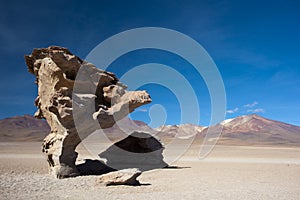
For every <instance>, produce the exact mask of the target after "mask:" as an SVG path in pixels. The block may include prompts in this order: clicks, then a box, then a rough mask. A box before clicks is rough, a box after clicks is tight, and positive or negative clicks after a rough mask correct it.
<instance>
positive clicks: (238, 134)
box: [217, 114, 300, 145]
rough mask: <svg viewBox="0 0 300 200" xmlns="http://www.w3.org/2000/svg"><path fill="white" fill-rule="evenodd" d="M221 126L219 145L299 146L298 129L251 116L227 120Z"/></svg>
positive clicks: (299, 133)
mask: <svg viewBox="0 0 300 200" xmlns="http://www.w3.org/2000/svg"><path fill="white" fill-rule="evenodd" d="M217 126H222V128H223V129H222V138H221V140H220V141H219V142H221V143H238V144H239V143H240V144H242V143H247V144H291V145H300V127H299V126H294V125H291V124H287V123H283V122H279V121H275V120H271V119H267V118H264V117H262V116H259V115H256V114H252V115H245V116H239V117H237V118H234V119H228V120H225V121H223V122H221V123H220V124H218V125H217Z"/></svg>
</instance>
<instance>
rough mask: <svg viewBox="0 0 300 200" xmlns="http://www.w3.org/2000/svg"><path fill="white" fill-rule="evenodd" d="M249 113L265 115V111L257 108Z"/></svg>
mask: <svg viewBox="0 0 300 200" xmlns="http://www.w3.org/2000/svg"><path fill="white" fill-rule="evenodd" d="M247 112H248V113H264V112H265V109H263V108H256V109H249V110H247Z"/></svg>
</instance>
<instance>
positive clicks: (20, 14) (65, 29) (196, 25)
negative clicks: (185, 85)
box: [0, 0, 300, 125]
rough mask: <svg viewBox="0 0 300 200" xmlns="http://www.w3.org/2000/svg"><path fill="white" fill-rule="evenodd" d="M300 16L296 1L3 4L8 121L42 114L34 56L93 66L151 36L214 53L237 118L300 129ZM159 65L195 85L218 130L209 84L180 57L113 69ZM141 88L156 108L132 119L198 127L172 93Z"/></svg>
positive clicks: (135, 58)
mask: <svg viewBox="0 0 300 200" xmlns="http://www.w3.org/2000/svg"><path fill="white" fill-rule="evenodd" d="M299 10H300V3H299V2H298V1H287V0H286V1H280V0H278V1H47V2H42V1H26V2H25V1H14V0H11V1H7V2H4V1H1V6H0V11H1V17H0V44H1V45H0V57H1V59H0V66H1V74H0V76H1V78H0V80H1V85H0V93H1V96H0V110H1V112H0V118H6V117H10V116H15V115H23V114H33V113H34V112H35V110H36V108H35V107H34V105H33V102H34V99H35V97H36V92H37V88H36V85H34V84H33V82H34V76H33V75H31V74H29V73H28V72H27V68H26V65H25V62H24V55H25V54H29V53H30V52H31V51H32V49H33V48H36V47H48V46H50V45H59V46H64V47H67V48H69V49H70V50H71V51H72V52H73V53H74V54H76V55H78V56H80V57H81V58H85V57H86V56H87V55H88V53H89V52H90V51H91V50H92V49H93V48H94V47H95V46H96V45H98V44H99V43H100V42H102V41H103V40H105V39H107V38H108V37H110V36H112V35H115V34H117V33H119V32H122V31H125V30H128V29H132V28H138V27H149V26H151V27H164V28H169V29H174V30H176V31H179V32H182V33H184V34H186V35H188V36H190V37H191V38H193V39H195V40H196V41H197V42H199V43H200V44H201V45H202V46H203V47H204V48H205V49H206V51H207V52H208V53H209V54H210V56H211V57H212V58H213V60H214V62H215V63H216V65H217V66H218V69H219V71H220V73H221V75H222V78H223V81H224V85H225V89H226V96H227V116H226V117H227V118H232V117H236V116H239V115H246V114H252V113H257V114H260V115H262V116H265V117H268V118H271V119H275V120H280V121H283V122H287V123H292V124H296V125H300V117H299V116H300V87H299V86H300V79H299V77H300V61H299V55H300V38H299V35H300V22H299V19H300V12H299ZM151 62H156V63H162V64H165V65H168V66H172V67H173V68H174V69H176V70H178V71H179V72H180V73H181V74H182V75H184V76H185V77H186V79H187V80H189V81H190V84H192V86H193V88H194V90H195V91H196V92H197V97H198V98H199V108H200V111H201V118H200V124H202V125H208V124H209V120H210V115H211V109H210V96H209V93H208V91H207V88H206V86H205V83H204V82H203V80H202V78H201V77H199V76H196V74H195V73H194V70H193V68H192V66H190V64H189V63H187V62H186V61H185V60H183V59H181V58H179V57H178V56H175V55H172V54H170V53H168V52H164V51H159V50H151V49H150V50H149V49H148V50H141V51H135V52H131V53H128V54H126V55H123V56H121V57H120V58H119V59H117V60H116V61H115V62H114V63H113V64H112V65H111V66H110V67H109V69H110V71H112V72H114V73H116V74H117V75H118V76H122V74H124V73H126V72H127V71H128V70H130V69H131V68H132V67H134V66H137V65H141V64H144V63H151ZM174 82H176V80H174ZM125 84H126V83H125ZM141 88H142V89H147V90H148V91H149V93H150V94H151V96H152V98H153V103H152V104H149V105H147V106H144V107H141V108H140V109H138V110H137V111H136V112H135V113H133V114H132V115H131V117H132V118H134V119H139V120H143V121H145V122H147V123H150V121H151V117H149V110H150V108H151V107H152V106H153V105H155V104H160V105H162V106H164V107H165V110H166V113H167V118H166V124H178V123H192V122H193V119H190V120H189V119H187V120H185V121H182V120H181V119H180V107H179V106H178V100H176V96H175V95H174V94H172V93H171V92H170V90H168V88H164V87H162V86H159V85H155V84H154V85H153V84H152V85H149V84H148V85H145V86H142V87H141ZM187 98H188V97H187ZM159 116H160V114H159V113H158V114H157V117H158V118H159ZM154 117H155V115H154ZM152 118H153V116H152ZM152 120H154V119H152Z"/></svg>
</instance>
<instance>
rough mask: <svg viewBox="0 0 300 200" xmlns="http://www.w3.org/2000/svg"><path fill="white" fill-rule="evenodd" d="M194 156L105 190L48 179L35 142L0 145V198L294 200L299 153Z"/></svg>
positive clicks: (79, 180) (221, 150) (236, 151)
mask: <svg viewBox="0 0 300 200" xmlns="http://www.w3.org/2000/svg"><path fill="white" fill-rule="evenodd" d="M82 152H83V153H84V151H82ZM198 152H199V146H195V145H194V146H192V147H191V148H190V150H189V151H188V152H187V153H186V154H185V155H184V156H183V157H181V159H180V160H178V161H177V162H175V163H173V164H172V165H174V166H178V167H181V168H177V169H176V168H175V169H159V170H153V171H149V172H146V173H143V174H142V175H141V176H140V177H139V180H140V182H141V183H142V185H141V186H109V187H105V186H97V185H95V180H96V178H97V176H82V177H76V178H69V179H63V180H57V179H55V178H53V177H52V176H50V175H48V174H47V165H46V162H45V160H44V157H43V155H42V154H41V153H40V143H36V142H31V143H0V173H1V175H0V199H122V200H123V199H155V200H158V199H295V200H296V199H300V189H299V188H300V148H278V147H238V146H235V147H233V146H217V147H216V148H214V150H213V151H212V153H211V154H210V155H209V156H208V157H206V158H205V159H204V160H199V159H198V158H197V154H198ZM84 156H85V155H82V156H81V157H84Z"/></svg>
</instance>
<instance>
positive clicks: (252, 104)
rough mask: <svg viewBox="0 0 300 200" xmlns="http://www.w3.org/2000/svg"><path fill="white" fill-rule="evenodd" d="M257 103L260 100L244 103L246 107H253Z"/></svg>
mask: <svg viewBox="0 0 300 200" xmlns="http://www.w3.org/2000/svg"><path fill="white" fill-rule="evenodd" d="M256 105H258V102H257V101H254V102H253V103H249V104H246V105H244V107H246V108H253V107H255V106H256Z"/></svg>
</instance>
